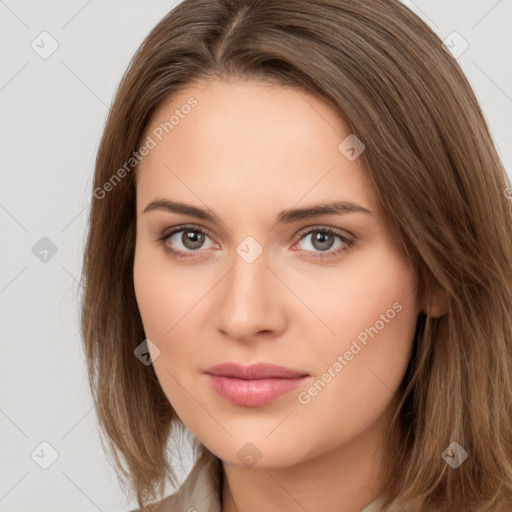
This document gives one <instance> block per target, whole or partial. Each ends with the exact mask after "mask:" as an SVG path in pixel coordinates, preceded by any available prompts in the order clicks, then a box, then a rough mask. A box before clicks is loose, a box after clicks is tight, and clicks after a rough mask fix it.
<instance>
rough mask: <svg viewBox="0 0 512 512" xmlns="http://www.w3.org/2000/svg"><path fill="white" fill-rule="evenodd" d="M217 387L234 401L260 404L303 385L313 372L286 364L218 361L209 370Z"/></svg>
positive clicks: (235, 402)
mask: <svg viewBox="0 0 512 512" xmlns="http://www.w3.org/2000/svg"><path fill="white" fill-rule="evenodd" d="M205 373H206V374H207V376H208V380H209V382H210V385H211V386H212V387H213V389H214V390H215V391H216V392H217V393H218V394H219V395H220V396H222V397H223V398H225V399H226V400H228V401H229V402H231V403H232V404H234V405H240V406H244V407H259V406H262V405H266V404H269V403H270V402H273V401H274V400H276V399H277V398H279V397H280V396H282V395H284V394H286V393H289V392H290V391H292V390H293V389H295V388H297V387H298V386H300V385H301V384H302V383H303V382H304V381H305V380H306V379H307V378H308V377H309V375H307V374H305V373H304V372H298V371H295V370H291V369H289V368H284V367H282V366H276V365H271V364H261V363H260V364H255V365H251V366H242V365H239V364H236V363H224V364H221V365H216V366H213V367H211V368H209V369H208V370H206V372H205Z"/></svg>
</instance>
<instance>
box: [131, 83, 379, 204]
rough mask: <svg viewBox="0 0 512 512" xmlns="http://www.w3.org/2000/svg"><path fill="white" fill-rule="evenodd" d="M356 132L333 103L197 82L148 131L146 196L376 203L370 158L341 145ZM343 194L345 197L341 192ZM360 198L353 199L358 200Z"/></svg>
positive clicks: (266, 87) (268, 89)
mask: <svg viewBox="0 0 512 512" xmlns="http://www.w3.org/2000/svg"><path fill="white" fill-rule="evenodd" d="M349 136H351V132H350V128H349V126H348V125H347V123H346V122H345V121H344V120H343V118H342V117H341V116H340V115H339V114H338V112H337V111H336V110H335V108H334V107H333V106H332V105H331V104H330V103H329V102H328V101H327V100H325V99H323V98H320V97H317V96H313V95H311V94H308V93H307V92H305V91H302V90H299V89H297V88H290V87H283V86H280V85H275V84H269V83H266V82H257V81H229V82H226V81H222V80H220V79H215V80H213V81H212V82H199V83H195V84H192V85H190V86H188V87H186V88H184V89H182V90H180V91H179V92H178V93H177V94H175V95H173V96H172V97H171V98H168V99H167V100H166V101H164V102H163V103H162V104H161V105H160V106H159V107H158V108H157V110H156V111H155V112H154V114H153V115H152V117H151V119H150V121H149V123H148V125H147V128H146V130H145V134H144V140H146V138H147V137H151V138H152V139H153V140H154V143H155V147H154V148H153V149H151V151H149V153H148V155H147V156H145V157H144V158H143V160H142V161H141V162H140V164H139V166H138V169H137V174H140V176H138V178H137V179H138V181H139V183H138V191H139V192H140V193H141V194H142V195H152V194H153V195H157V194H163V193H164V191H165V190H168V191H169V192H170V193H171V190H173V189H174V188H175V187H178V188H180V189H184V188H188V189H189V190H188V191H186V193H187V195H190V193H191V192H192V193H193V192H196V193H198V192H199V191H201V192H205V189H208V190H209V191H211V192H214V193H215V194H216V195H217V197H223V196H224V197H228V196H229V197H231V196H236V197H239V198H240V199H241V200H250V199H251V198H252V199H254V198H255V197H258V196H260V197H261V196H262V195H263V196H265V197H266V198H267V199H268V197H270V195H271V196H274V197H280V198H282V199H284V200H285V202H288V203H289V202H290V201H291V202H292V203H296V202H297V201H299V200H300V198H301V196H305V195H306V194H307V195H308V199H311V200H313V199H318V198H321V199H324V197H323V196H325V193H327V192H329V193H330V196H331V198H336V197H339V196H340V195H343V196H345V195H350V196H358V198H359V200H360V201H366V202H367V203H368V204H373V207H374V208H375V206H376V204H375V197H371V195H372V190H371V189H372V185H371V183H370V180H369V178H368V176H367V173H366V170H365V167H364V162H363V159H362V158H357V159H355V160H350V159H348V158H347V157H346V155H345V154H344V153H343V152H342V151H341V150H340V143H342V142H343V141H344V140H346V139H347V137H349ZM336 191H339V194H336ZM352 198H353V197H352Z"/></svg>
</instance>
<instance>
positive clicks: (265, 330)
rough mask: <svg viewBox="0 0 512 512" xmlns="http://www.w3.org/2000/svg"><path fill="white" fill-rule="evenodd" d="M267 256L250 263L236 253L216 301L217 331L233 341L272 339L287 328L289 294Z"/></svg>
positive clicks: (220, 284) (262, 255)
mask: <svg viewBox="0 0 512 512" xmlns="http://www.w3.org/2000/svg"><path fill="white" fill-rule="evenodd" d="M269 266H270V265H269V263H268V261H267V258H266V254H265V252H263V254H261V255H260V256H259V257H258V258H257V259H256V260H255V261H253V262H252V263H248V262H247V261H245V260H244V259H243V258H242V257H240V256H239V255H238V254H237V253H235V254H234V257H233V265H232V267H231V269H230V270H229V271H228V273H227V275H226V276H225V277H224V278H223V279H222V281H221V282H220V283H219V285H218V286H219V289H218V296H217V297H216V308H215V315H216V316H215V321H216V324H217V328H218V329H219V330H220V331H221V332H222V333H223V334H224V335H225V336H229V337H230V338H232V339H234V340H239V341H248V340H254V339H256V338H257V337H265V338H271V337H276V336H277V335H278V334H280V333H281V332H283V330H284V329H285V327H286V321H287V320H286V310H287V308H286V304H285V302H286V300H287V296H288V295H287V290H286V286H285V285H284V284H283V282H282V281H281V280H280V279H279V278H278V277H277V276H276V271H275V270H274V269H271V268H269Z"/></svg>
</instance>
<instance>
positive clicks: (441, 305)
mask: <svg viewBox="0 0 512 512" xmlns="http://www.w3.org/2000/svg"><path fill="white" fill-rule="evenodd" d="M422 310H423V311H424V312H425V313H426V314H427V316H429V317H430V318H438V317H440V316H443V315H446V313H448V296H447V294H446V292H445V290H443V289H441V288H439V287H438V286H436V288H435V289H434V290H433V292H432V294H431V297H430V300H429V301H427V303H426V304H424V305H423V306H422Z"/></svg>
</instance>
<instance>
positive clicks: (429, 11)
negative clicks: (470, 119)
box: [0, 0, 512, 512]
mask: <svg viewBox="0 0 512 512" xmlns="http://www.w3.org/2000/svg"><path fill="white" fill-rule="evenodd" d="M176 3H177V2H173V1H163V0H153V1H142V0H122V1H121V0H115V1H112V0H110V1H105V0H102V1H100V0H89V1H87V0H68V1H63V0H62V1H46V2H40V1H35V0H31V1H28V0H26V1H21V0H18V1H16V0H5V1H2V0H0V24H1V25H0V63H1V64H0V123H1V129H2V131H1V137H0V172H1V187H0V220H1V224H0V225H1V241H2V243H1V246H0V247H1V267H0V305H1V311H2V322H1V324H0V325H1V351H2V352H1V359H0V360H1V369H0V379H1V388H0V389H1V396H0V398H1V403H0V428H1V436H0V443H1V453H0V461H1V463H0V472H1V473H0V511H3V512H7V511H8V512H27V511H33V512H43V511H44V512H50V511H51V512H60V511H62V512H64V511H65V512H78V511H80V512H85V511H97V510H100V511H128V510H132V509H133V508H135V506H136V503H135V501H134V500H127V499H125V497H124V495H123V493H122V491H121V488H120V486H119V484H118V482H117V480H116V476H115V473H114V472H113V470H112V468H111V467H110V465H109V462H108V460H107V458H106V456H105V454H104V452H103V449H102V446H101V444H100V438H99V435H98V429H97V421H96V416H95V410H94V408H93V406H92V399H91V397H90V395H89V390H88V386H87V382H86V372H85V364H84V356H83V353H82V348H81V341H80V336H79V330H78V304H77V301H76V296H77V288H78V283H77V279H78V277H79V275H80V268H81V257H82V251H83V247H84V241H85V234H86V226H87V224H86V222H87V217H88V212H89V203H90V197H91V183H92V174H93V166H94V160H95V155H96V151H97V149H98V144H99V140H100V136H101V133H102V130H103V127H104V123H105V120H106V116H107V113H108V107H109V105H110V104H111V102H112V99H113V95H114V92H115V90H116V88H117V85H118V83H119V80H120V78H121V76H122V74H123V72H124V71H125V69H126V67H127V65H128V63H129V61H130V59H131V57H132V55H133V54H134V52H135V51H136V49H137V48H138V46H139V45H140V43H141V42H142V40H143V38H144V37H145V36H146V35H147V34H148V33H149V32H150V30H151V29H152V28H153V27H154V25H155V24H156V23H157V22H158V21H159V20H160V19H161V18H162V17H163V16H164V15H165V14H166V13H167V12H168V11H169V10H170V9H172V7H173V6H174V5H175V4H176ZM404 3H406V4H407V5H408V6H409V7H410V8H411V9H412V10H413V11H414V12H415V13H417V14H418V15H419V16H420V17H421V18H422V19H423V20H425V21H426V22H427V23H428V24H429V25H430V26H431V27H432V28H433V29H434V30H435V32H436V33H437V34H438V35H439V36H440V37H441V39H445V38H446V37H449V38H453V37H454V36H453V32H457V33H458V34H459V35H458V36H456V37H457V39H456V42H455V43H454V44H455V46H456V48H458V49H459V51H461V50H462V49H463V46H461V45H465V43H464V41H466V42H467V44H468V45H469V46H468V48H467V49H466V50H465V51H464V52H463V53H462V54H461V55H460V56H458V61H459V62H460V65H461V66H462V68H463V70H464V71H465V73H466V75H467V76H468V78H469V80H470V82H471V84H472V86H473V88H474V90H475V92H476V95H477V97H478V99H479V101H480V104H481V106H482V108H483V110H484V113H485V116H486V119H487V121H488V124H489V126H490V129H491V132H492V134H493V137H494V140H495V142H496V145H497V148H498V150H499V153H500V156H501V158H502V160H503V163H504V165H505V167H506V169H507V170H508V173H509V175H510V173H511V169H512V140H511V134H512V66H511V60H510V55H512V31H511V30H510V26H511V25H512V2H511V1H510V0H500V1H498V0H472V1H468V0H457V1H455V0H451V1H446V0H414V1H405V0H404ZM42 33H46V34H42ZM459 36H460V37H459ZM449 40H450V39H449ZM52 45H53V46H52ZM55 45H58V47H56V49H55V51H53V53H51V55H45V52H51V50H52V49H53V47H54V46H55ZM190 464H191V459H187V458H186V454H185V459H184V463H183V464H182V465H180V466H179V467H177V468H176V469H177V471H178V473H179V474H180V478H181V479H183V477H184V476H185V475H186V473H187V472H188V470H189V469H190ZM44 465H48V467H47V468H46V469H45V468H44V467H42V466H44Z"/></svg>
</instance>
